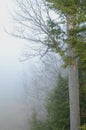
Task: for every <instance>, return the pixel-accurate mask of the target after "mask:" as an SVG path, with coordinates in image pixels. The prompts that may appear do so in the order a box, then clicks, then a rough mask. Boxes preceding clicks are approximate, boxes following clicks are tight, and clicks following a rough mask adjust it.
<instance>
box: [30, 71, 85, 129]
mask: <svg viewBox="0 0 86 130" xmlns="http://www.w3.org/2000/svg"><path fill="white" fill-rule="evenodd" d="M79 74H80V76H79V77H80V81H81V82H80V108H81V111H80V112H81V125H82V126H81V127H80V129H81V130H85V129H84V128H85V127H83V126H84V125H83V124H85V123H86V81H85V79H84V76H83V70H82V69H79ZM46 110H47V117H46V120H45V121H42V120H39V119H38V118H37V114H36V113H35V112H33V115H32V120H31V121H30V126H31V127H30V130H63V129H64V130H69V126H70V119H69V118H70V116H69V95H68V80H67V78H63V77H62V76H61V75H59V78H58V81H57V85H56V86H55V88H53V90H52V92H50V93H49V94H48V96H47V99H46ZM41 118H42V117H41Z"/></svg>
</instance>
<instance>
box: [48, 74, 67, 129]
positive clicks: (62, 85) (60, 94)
mask: <svg viewBox="0 0 86 130" xmlns="http://www.w3.org/2000/svg"><path fill="white" fill-rule="evenodd" d="M47 111H48V124H49V128H50V129H52V130H60V129H61V130H62V129H63V128H64V129H68V128H69V96H68V81H67V79H65V78H63V77H62V76H61V75H59V79H58V83H57V86H56V87H55V88H54V90H53V92H51V93H50V94H49V96H48V100H47Z"/></svg>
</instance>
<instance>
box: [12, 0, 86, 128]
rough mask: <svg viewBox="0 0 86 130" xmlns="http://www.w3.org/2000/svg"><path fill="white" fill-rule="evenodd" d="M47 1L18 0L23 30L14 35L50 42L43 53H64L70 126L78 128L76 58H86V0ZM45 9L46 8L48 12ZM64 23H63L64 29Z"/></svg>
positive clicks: (85, 59) (20, 22)
mask: <svg viewBox="0 0 86 130" xmlns="http://www.w3.org/2000/svg"><path fill="white" fill-rule="evenodd" d="M46 1H47V2H46ZM46 1H45V0H42V1H40V0H39V1H38V0H35V1H34V2H33V1H31V0H23V1H17V2H18V5H19V9H20V10H19V11H20V12H19V13H18V12H17V14H18V17H19V24H20V25H21V27H22V29H21V31H20V30H18V32H16V34H14V35H15V36H18V37H21V38H24V39H26V40H32V41H35V42H38V43H42V45H45V46H47V49H46V51H45V53H44V54H46V53H47V52H48V51H54V52H56V53H59V54H60V55H61V56H62V58H63V59H64V61H65V63H66V65H67V66H68V68H69V102H70V127H71V130H79V127H80V110H79V80H78V66H77V60H78V57H79V58H80V59H81V58H82V59H83V61H84V62H85V61H86V58H85V54H86V51H85V49H84V48H85V47H86V43H85V40H86V38H85V33H86V32H85V30H86V27H85V24H86V23H85V20H86V15H85V13H86V1H85V0H60V1H59V0H46ZM48 3H49V4H48ZM47 5H48V6H47ZM51 9H52V10H53V12H54V13H55V15H57V18H58V16H60V20H56V19H55V20H54V19H53V18H52V16H51V14H52V13H51ZM44 10H45V11H46V12H45V13H44ZM44 14H46V15H45V16H46V17H44ZM62 25H64V27H65V28H64V29H63V28H62ZM18 27H19V26H18ZM28 29H31V30H32V32H33V33H32V36H30V35H29V31H28ZM38 32H39V33H38ZM33 34H34V37H33ZM39 34H40V35H39ZM82 51H83V53H82ZM44 54H43V55H44Z"/></svg>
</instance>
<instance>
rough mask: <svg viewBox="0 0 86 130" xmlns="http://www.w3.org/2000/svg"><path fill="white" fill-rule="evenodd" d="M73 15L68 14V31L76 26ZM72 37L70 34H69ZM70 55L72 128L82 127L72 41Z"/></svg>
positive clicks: (73, 129) (77, 129) (71, 129)
mask: <svg viewBox="0 0 86 130" xmlns="http://www.w3.org/2000/svg"><path fill="white" fill-rule="evenodd" d="M72 19H73V17H72V16H70V15H68V16H67V29H68V32H69V31H70V30H71V29H73V28H74V26H73V23H72ZM69 38H70V36H69ZM68 55H69V56H70V57H71V58H72V63H71V65H69V103H70V130H79V129H80V110H79V109H80V107H79V80H78V67H77V59H75V58H74V52H73V48H72V43H70V44H69V50H68Z"/></svg>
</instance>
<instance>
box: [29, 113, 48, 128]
mask: <svg viewBox="0 0 86 130" xmlns="http://www.w3.org/2000/svg"><path fill="white" fill-rule="evenodd" d="M29 125H30V130H47V127H46V123H44V122H43V121H40V120H39V119H38V118H37V113H36V112H33V114H32V118H31V120H30V122H29Z"/></svg>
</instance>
